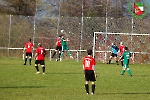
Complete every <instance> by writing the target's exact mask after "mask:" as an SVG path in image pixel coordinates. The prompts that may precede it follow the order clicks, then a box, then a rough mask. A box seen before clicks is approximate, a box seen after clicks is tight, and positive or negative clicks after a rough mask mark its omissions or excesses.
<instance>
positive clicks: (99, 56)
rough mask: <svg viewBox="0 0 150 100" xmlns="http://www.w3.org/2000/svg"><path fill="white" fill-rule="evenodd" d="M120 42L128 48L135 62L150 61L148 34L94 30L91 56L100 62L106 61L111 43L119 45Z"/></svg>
mask: <svg viewBox="0 0 150 100" xmlns="http://www.w3.org/2000/svg"><path fill="white" fill-rule="evenodd" d="M120 42H123V45H124V46H127V47H128V48H129V51H130V52H131V53H132V57H133V59H134V62H135V63H149V62H150V34H135V33H105V32H94V39H93V56H94V57H95V59H96V60H98V61H100V62H103V63H104V62H107V60H108V59H109V57H110V55H111V44H112V43H115V44H116V45H117V46H118V47H119V45H120ZM118 57H119V55H118Z"/></svg>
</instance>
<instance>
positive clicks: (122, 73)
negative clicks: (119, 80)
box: [121, 64, 127, 75]
mask: <svg viewBox="0 0 150 100" xmlns="http://www.w3.org/2000/svg"><path fill="white" fill-rule="evenodd" d="M126 68H127V65H126V64H124V66H123V69H122V72H121V75H124V73H125V71H126Z"/></svg>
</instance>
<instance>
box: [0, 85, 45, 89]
mask: <svg viewBox="0 0 150 100" xmlns="http://www.w3.org/2000/svg"><path fill="white" fill-rule="evenodd" d="M45 87H46V86H4V87H0V89H5V88H45Z"/></svg>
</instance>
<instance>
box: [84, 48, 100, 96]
mask: <svg viewBox="0 0 150 100" xmlns="http://www.w3.org/2000/svg"><path fill="white" fill-rule="evenodd" d="M87 53H88V55H87V56H86V57H85V58H84V59H83V70H84V77H85V90H86V93H87V94H89V81H91V83H92V93H91V94H94V92H95V81H96V77H97V76H96V73H95V65H96V62H95V59H94V58H93V57H92V56H91V55H92V50H87Z"/></svg>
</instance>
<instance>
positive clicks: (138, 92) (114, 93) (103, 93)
mask: <svg viewBox="0 0 150 100" xmlns="http://www.w3.org/2000/svg"><path fill="white" fill-rule="evenodd" d="M108 94H109V95H110V94H112V95H114V94H150V92H147V93H144V92H125V93H117V92H114V93H100V95H108Z"/></svg>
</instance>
